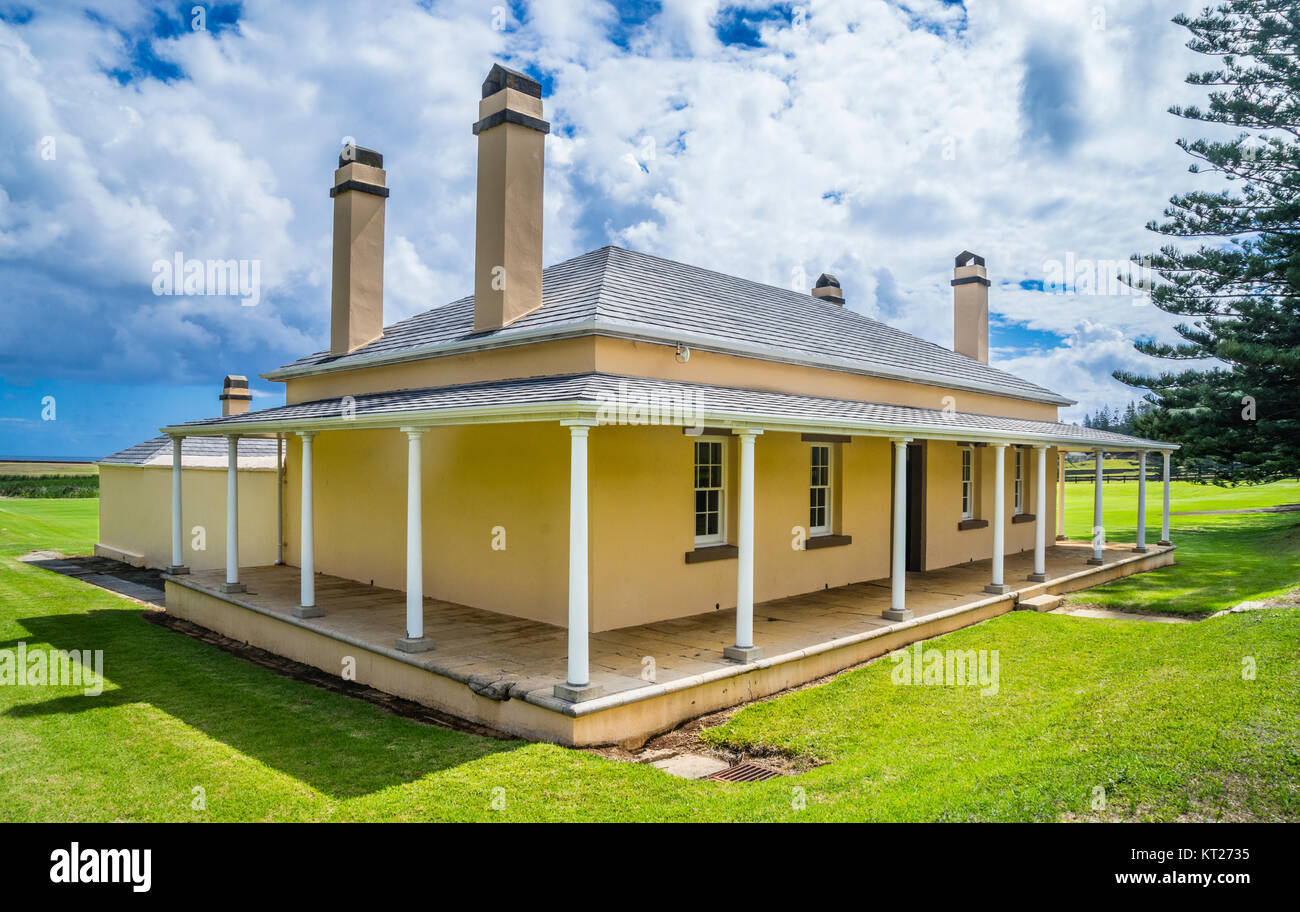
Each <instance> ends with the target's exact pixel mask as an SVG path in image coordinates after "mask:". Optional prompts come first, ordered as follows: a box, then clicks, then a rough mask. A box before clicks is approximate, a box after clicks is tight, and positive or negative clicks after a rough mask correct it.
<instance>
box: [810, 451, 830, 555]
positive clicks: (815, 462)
mask: <svg viewBox="0 0 1300 912" xmlns="http://www.w3.org/2000/svg"><path fill="white" fill-rule="evenodd" d="M831 452H832V450H831V447H830V445H829V444H824V443H818V444H813V445H812V447H810V449H809V484H808V534H809V535H829V534H830V532H831V523H832V516H831V484H832V479H833V477H834V469H833V467H832V457H831Z"/></svg>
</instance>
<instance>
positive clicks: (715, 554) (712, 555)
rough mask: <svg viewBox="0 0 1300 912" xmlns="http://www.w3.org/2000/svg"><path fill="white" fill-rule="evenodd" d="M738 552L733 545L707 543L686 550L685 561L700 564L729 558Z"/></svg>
mask: <svg viewBox="0 0 1300 912" xmlns="http://www.w3.org/2000/svg"><path fill="white" fill-rule="evenodd" d="M739 553H740V551H739V549H737V548H736V546H735V545H708V546H706V547H703V548H696V549H695V550H694V551H687V552H686V563H688V564H702V563H704V562H705V561H715V560H730V559H731V558H733V557H736V556H737V555H738V554H739Z"/></svg>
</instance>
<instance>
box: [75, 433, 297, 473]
mask: <svg viewBox="0 0 1300 912" xmlns="http://www.w3.org/2000/svg"><path fill="white" fill-rule="evenodd" d="M275 457H276V448H275V438H273V437H241V438H240V440H239V465H240V468H274V467H275ZM99 464H100V465H135V466H144V465H171V464H172V440H171V438H170V437H168V436H166V435H162V436H159V437H153V438H150V439H149V440H144V441H141V442H140V443H137V444H135V445H134V446H129V447H127V448H126V449H125V450H119V451H118V452H116V453H114V454H113V455H111V456H105V457H104V458H103V459H101V460H100V461H99ZM225 464H226V441H225V440H224V439H222V438H221V437H186V438H185V442H184V443H183V444H182V445H181V465H183V466H207V465H225Z"/></svg>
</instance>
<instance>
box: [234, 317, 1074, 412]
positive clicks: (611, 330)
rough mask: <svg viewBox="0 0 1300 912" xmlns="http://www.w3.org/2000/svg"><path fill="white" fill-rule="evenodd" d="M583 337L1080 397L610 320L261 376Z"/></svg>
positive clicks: (1060, 399)
mask: <svg viewBox="0 0 1300 912" xmlns="http://www.w3.org/2000/svg"><path fill="white" fill-rule="evenodd" d="M581 336H606V337H608V338H611V339H624V340H628V341H632V342H650V343H653V344H656V345H676V344H677V343H679V342H680V343H682V344H684V345H687V346H688V347H690V348H695V349H699V350H700V351H707V352H711V353H713V354H721V355H741V356H747V357H753V358H758V359H761V360H763V361H772V362H774V363H777V364H794V365H798V366H800V367H816V368H821V369H823V370H834V371H839V372H841V373H849V374H861V375H863V376H867V377H880V378H882V379H885V380H904V381H907V382H909V383H923V384H925V385H927V386H939V387H943V388H946V389H957V390H965V391H966V392H973V393H988V394H989V395H993V396H1001V397H1003V398H1006V399H1021V400H1025V401H1028V402H1044V403H1047V404H1048V405H1058V406H1070V405H1075V404H1076V401H1075V400H1074V399H1067V398H1066V397H1064V396H1060V395H1056V394H1054V393H1049V394H1048V395H1033V394H1029V393H1018V392H1014V391H1009V390H1007V389H1006V388H1005V387H1001V386H998V385H997V384H995V383H980V382H978V381H974V380H959V379H954V378H950V377H940V376H937V375H935V374H929V373H925V372H924V371H913V370H907V369H906V368H898V367H884V366H877V367H868V366H865V365H864V364H863V363H862V362H861V361H853V360H850V359H848V358H835V357H830V356H813V355H800V354H798V353H797V352H793V351H791V350H790V349H787V348H775V347H772V346H768V345H757V344H754V343H750V342H731V341H726V340H722V339H719V338H717V337H716V336H704V335H700V334H698V333H693V332H685V331H683V332H668V331H664V330H658V331H656V330H654V329H651V328H650V327H646V326H639V325H637V324H633V323H611V322H609V321H607V320H585V321H583V322H581V323H572V324H564V325H563V328H562V329H558V330H557V329H554V328H550V327H539V328H537V329H527V330H519V331H518V332H515V333H511V334H510V335H509V336H506V337H504V338H499V337H494V338H492V339H463V340H461V341H459V342H430V343H428V344H427V345H418V346H414V347H412V348H404V349H401V350H400V351H396V352H376V353H375V354H373V355H358V356H353V357H351V358H349V360H348V361H347V362H346V363H345V364H338V365H337V366H336V365H333V364H324V365H304V366H303V367H298V368H292V367H290V368H278V369H276V370H273V371H267V372H266V373H264V374H260V375H259V376H261V377H262V379H264V380H277V381H284V380H292V379H296V378H299V377H310V376H315V375H317V374H328V373H335V372H339V371H348V370H359V369H361V368H366V367H378V366H380V365H384V364H398V363H401V362H405V361H419V360H423V359H428V358H441V357H446V356H448V355H461V354H468V353H471V352H479V351H487V350H489V349H495V348H509V347H512V346H516V345H528V344H531V343H534V342H541V341H560V340H563V339H572V338H578V337H581Z"/></svg>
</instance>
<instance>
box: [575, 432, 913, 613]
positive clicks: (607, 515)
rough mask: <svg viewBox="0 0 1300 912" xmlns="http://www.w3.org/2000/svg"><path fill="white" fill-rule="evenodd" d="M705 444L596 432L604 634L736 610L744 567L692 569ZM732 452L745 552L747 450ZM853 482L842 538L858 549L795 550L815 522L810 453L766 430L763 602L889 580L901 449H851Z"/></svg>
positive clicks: (789, 437)
mask: <svg viewBox="0 0 1300 912" xmlns="http://www.w3.org/2000/svg"><path fill="white" fill-rule="evenodd" d="M693 442H694V438H692V437H689V436H686V435H684V434H682V431H681V428H676V427H663V428H655V427H649V428H645V427H643V428H632V427H598V428H595V429H593V430H592V433H591V460H592V478H593V480H594V482H595V485H594V487H593V489H592V492H591V497H592V500H591V511H592V542H593V545H592V565H591V566H592V588H593V592H592V627H593V629H595V630H606V629H610V628H614V627H625V626H630V625H633V624H644V623H649V622H652V621H658V620H663V619H666V618H673V617H682V616H685V615H690V614H698V613H701V612H705V611H712V610H714V609H715V606H716V607H720V608H733V607H735V604H736V561H735V559H728V560H718V561H708V562H704V563H696V564H687V563H686V560H685V554H686V552H687V551H691V550H693V549H694V501H693V498H694V490H693V488H692V486H691V473H692V466H693V464H694V463H693V460H694V449H693ZM728 446H729V450H728V455H727V462H728V466H727V471H728V486H729V492H728V507H729V509H728V514H729V525H728V528H729V530H731V531H732V534H730V535H729V536H728V540H729V541H730V543H732V544H735V542H736V537H735V535H734V529H735V522H736V515H735V514H736V509H735V508H736V504H737V497H738V489H737V487H736V484H737V480H738V477H739V473H738V454H739V442H738V441H737V440H734V439H732V440H730V441H729V442H728ZM836 449H837V450H838V451H839V456H840V464H841V467H842V468H841V471H842V475H843V478H844V482H843V484H842V485H841V487H840V495H841V498H842V500H841V507H840V509H839V510H837V514H836V519H837V522H836V523H835V526H834V531H835V532H837V533H839V534H847V535H851V536H852V537H853V542H852V544H850V545H844V546H838V547H833V548H821V549H816V550H803V549H800V550H795V549H794V548H793V547H792V542H793V540H794V538H795V535H794V532H793V530H794V527H796V526H798V527H801V528H803V529H806V527H807V525H808V477H809V452H808V450H809V444H808V443H805V442H803V441H801V440H800V438H799V435H798V434H778V433H766V434H763V435H761V436H760V437H758V438H757V440H756V441H755V445H754V478H755V484H754V487H755V496H754V530H755V531H754V598H755V600H756V601H764V600H767V599H773V598H779V597H781V596H785V595H793V594H796V593H801V592H809V591H811V590H814V589H822V588H824V587H826V586H832V587H834V586H842V585H845V584H847V583H852V582H860V581H862V580H868V579H874V578H878V577H881V576H884V575H887V574H888V572H889V551H888V546H887V545H886V546H885V547H883V548H882V542H887V541H888V536H887V531H886V530H887V528H888V523H889V500H888V497H887V496H882V494H883V493H884V492H887V491H888V477H889V476H888V472H889V443H888V441H886V440H883V439H874V438H870V439H869V438H860V439H857V440H855V441H854V442H852V443H848V444H839V445H837V447H836Z"/></svg>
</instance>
